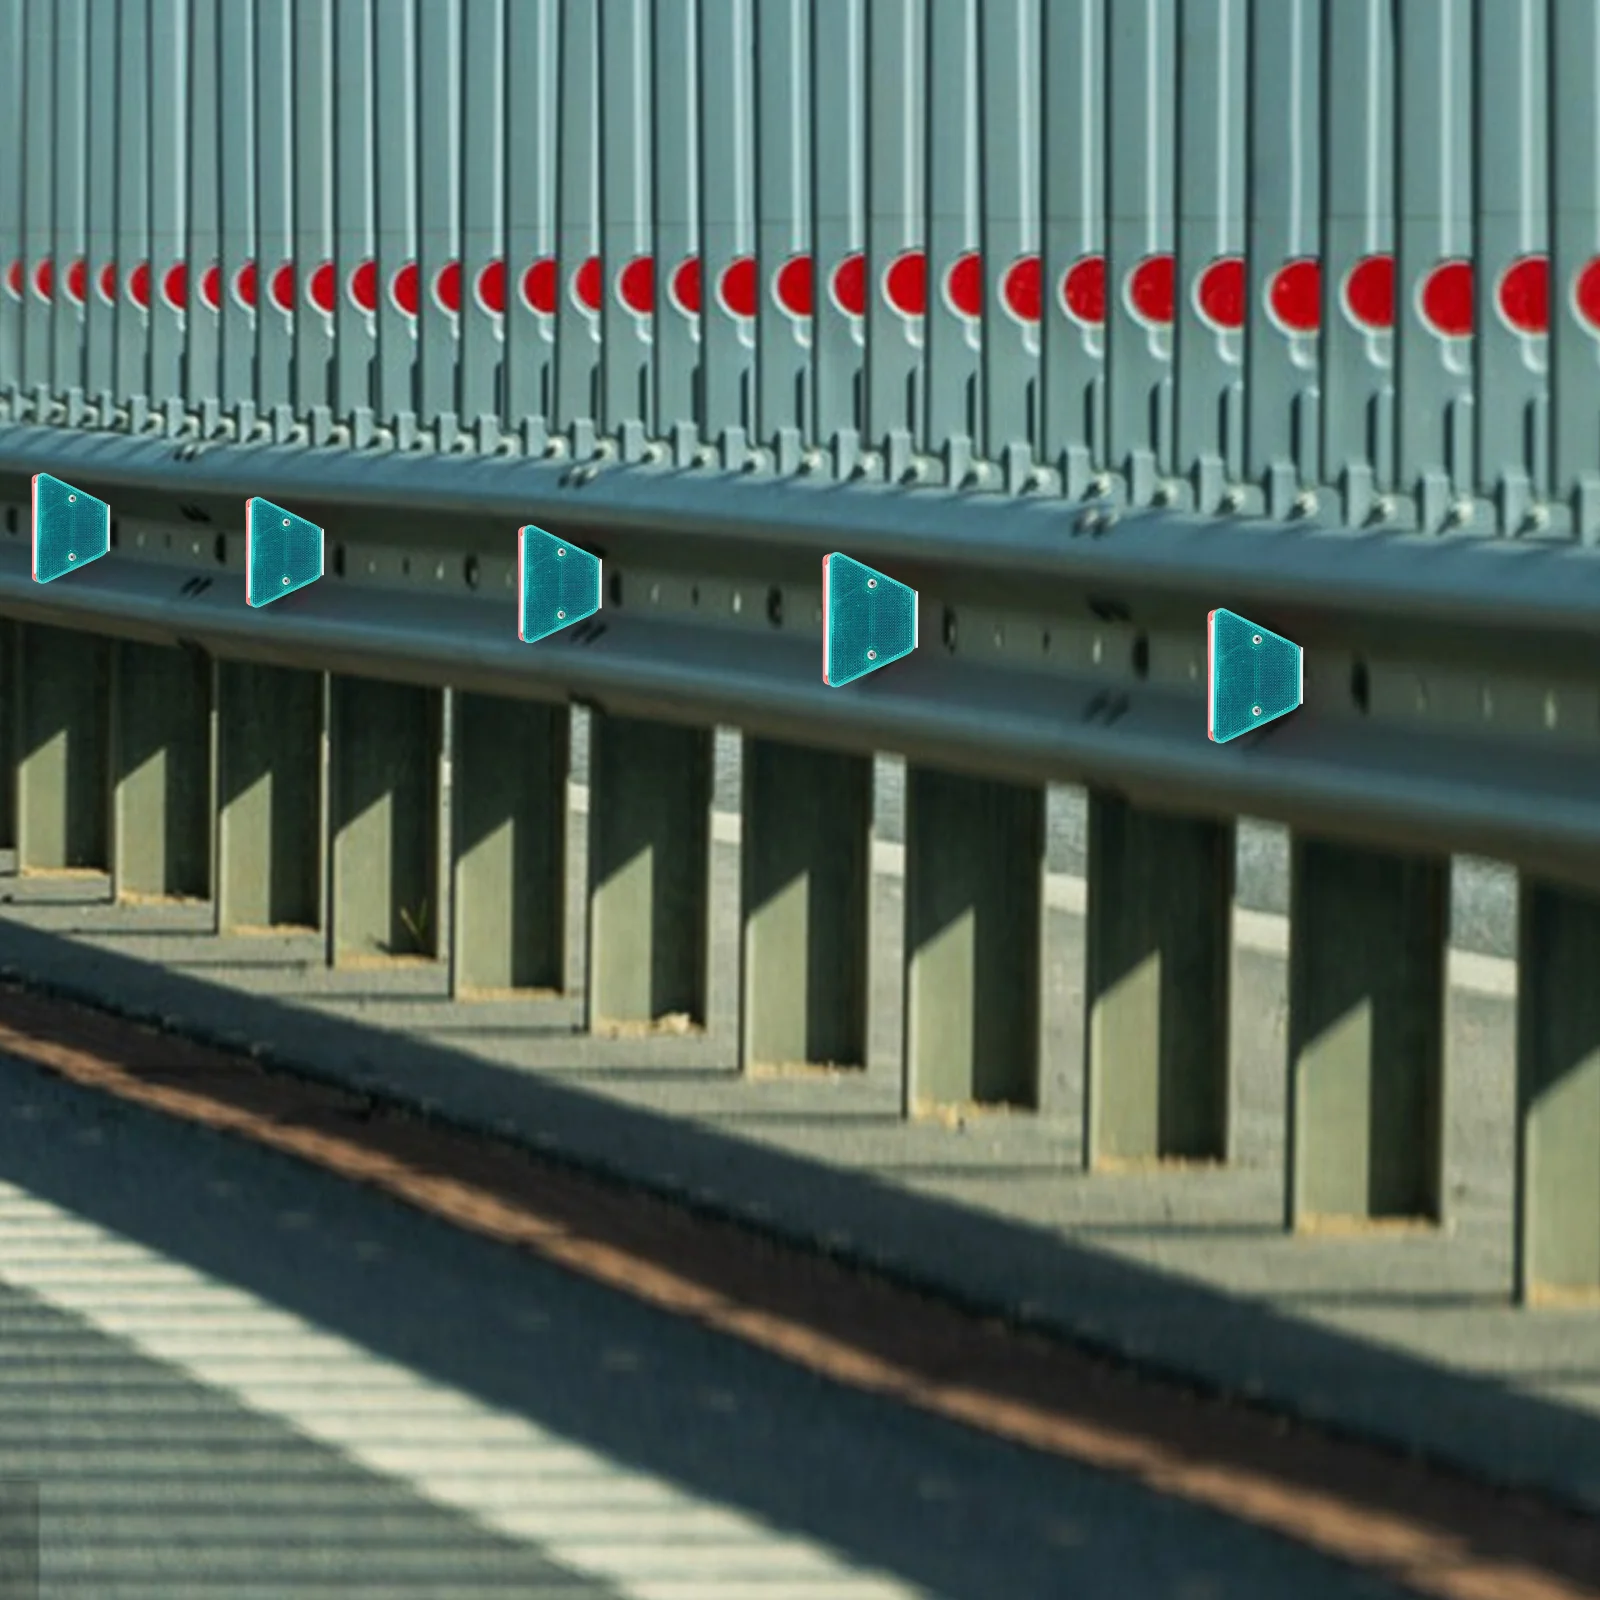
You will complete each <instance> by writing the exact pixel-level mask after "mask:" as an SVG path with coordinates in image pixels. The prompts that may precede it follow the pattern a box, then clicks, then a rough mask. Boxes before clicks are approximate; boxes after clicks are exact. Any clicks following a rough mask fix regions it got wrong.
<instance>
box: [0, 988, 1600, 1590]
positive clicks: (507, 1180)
mask: <svg viewBox="0 0 1600 1600" xmlns="http://www.w3.org/2000/svg"><path fill="white" fill-rule="evenodd" d="M0 1050H4V1051H6V1052H9V1053H10V1054H12V1055H14V1056H17V1057H20V1058H22V1059H24V1060H27V1061H30V1062H32V1063H34V1064H36V1065H37V1066H40V1067H43V1068H46V1069H48V1070H50V1071H52V1072H54V1073H56V1074H58V1075H59V1076H61V1077H62V1078H65V1079H68V1080H70V1081H71V1082H73V1083H76V1084H79V1085H82V1086H83V1087H86V1088H91V1089H96V1090H99V1091H101V1092H103V1093H107V1094H110V1095H114V1096H117V1097H118V1098H120V1099H123V1100H126V1101H130V1102H134V1103H137V1104H139V1105H143V1106H147V1107H150V1108H151V1109H153V1110H156V1111H161V1112H164V1113H166V1114H167V1115H169V1116H172V1117H176V1118H180V1119H182V1120H184V1121H186V1122H190V1123H195V1124H199V1125H203V1126H205V1127H208V1128H212V1129H216V1130H219V1131H225V1132H229V1133H233V1134H236V1135H238V1136H240V1137H242V1138H245V1139H249V1140H251V1141H253V1142H254V1143H256V1144H259V1145H263V1146H267V1147H270V1148H272V1149H275V1150H279V1151H282V1152H284V1153H285V1154H288V1155H291V1156H295V1157H298V1158H299V1159H301V1160H303V1161H306V1162H308V1163H310V1164H312V1165H314V1166H316V1167H319V1168H321V1169H323V1170H324V1171H327V1172H330V1173H334V1174H337V1175H338V1176H340V1177H342V1178H345V1179H348V1180H350V1181H353V1182H357V1183H363V1184H367V1185H370V1186H371V1187H373V1188H375V1189H379V1190H382V1191H383V1192H385V1193H387V1194H389V1195H391V1196H393V1197H395V1198H396V1199H399V1200H402V1201H404V1202H405V1203H407V1204H409V1205H412V1206H415V1207H416V1208H418V1209H419V1210H422V1211H426V1212H428V1213H430V1214H432V1215H433V1216H436V1217H439V1218H442V1219H443V1220H445V1221H448V1222H450V1223H453V1224H454V1225H456V1226H457V1227H460V1228H463V1229H467V1230H470V1231H471V1232H473V1233H476V1234H478V1235H481V1236H483V1237H487V1238H491V1239H496V1240H499V1241H501V1242H503V1243H505V1244H509V1245H513V1246H515V1247H517V1248H520V1249H524V1250H527V1251H530V1252H531V1253H533V1254H535V1255H537V1256H540V1257H542V1258H543V1259H544V1260H546V1261H549V1262H552V1263H555V1264H556V1265H558V1266H561V1267H563V1268H566V1269H567V1270H569V1271H572V1272H575V1273H580V1274H582V1275H583V1276H584V1277H586V1278H589V1279H591V1280H593V1281H596V1282H599V1283H603V1284H606V1285H607V1286H609V1287H610V1288H612V1289H615V1290H617V1291H619V1292H621V1293H623V1294H627V1295H630V1296H632V1297H633V1298H634V1299H636V1300H640V1301H643V1302H645V1303H647V1304H649V1305H652V1306H655V1307H657V1308H659V1309H661V1310H663V1311H666V1312H670V1313H672V1314H673V1315H676V1316H681V1317H687V1318H692V1319H694V1320H695V1321H697V1322H699V1323H701V1324H702V1325H704V1326H705V1327H708V1328H711V1329H714V1330H716V1331H717V1332H718V1333H721V1334H723V1335H726V1336H728V1337H731V1338H736V1339H741V1340H744V1341H745V1342H747V1343H748V1344H751V1345H754V1346H758V1347H759V1348H761V1349H763V1350H766V1351H768V1352H770V1353H771V1354H773V1355H776V1356H779V1357H781V1358H782V1359H784V1360H786V1361H789V1362H792V1363H794V1364H795V1365H797V1366H801V1367H804V1368H806V1369H808V1370H810V1371H812V1372H815V1373H818V1374H820V1375H821V1376H823V1377H826V1378H828V1379H830V1380H832V1381H833V1382H835V1383H839V1384H844V1385H848V1386H850V1387H852V1388H855V1389H858V1390H866V1391H870V1392H872V1393H875V1394H880V1395H885V1396H888V1397H890V1398H892V1399H894V1400H896V1401H899V1402H901V1403H903V1404H905V1405H908V1406H915V1407H917V1408H919V1409H921V1410H923V1411H925V1412H929V1413H932V1414H934V1415H937V1416H940V1417H944V1418H946V1419H948V1420H950V1421H952V1422H956V1423H959V1424H962V1425H964V1426H966V1427H970V1428H973V1429H975V1430H978V1431H979V1432H982V1433H985V1434H988V1435H990V1436H992V1437H996V1438H1001V1439H1006V1440H1009V1441H1011V1442H1012V1443H1015V1444H1019V1445H1023V1446H1026V1447H1029V1448H1031V1449H1034V1450H1038V1451H1041V1452H1044V1453H1047V1454H1050V1455H1055V1456H1060V1457H1064V1458H1066V1459H1069V1460H1072V1461H1075V1462H1078V1463H1080V1464H1082V1465H1085V1466H1089V1467H1093V1468H1096V1469H1098V1470H1101V1471H1105V1472H1111V1473H1117V1474H1119V1475H1121V1476H1123V1477H1126V1478H1131V1479H1133V1480H1135V1481H1137V1482H1139V1483H1141V1484H1144V1485H1145V1486H1147V1487H1148V1488H1150V1489H1152V1490H1154V1491H1156V1492H1158V1493H1160V1494H1164V1495H1170V1496H1173V1497H1175V1498H1179V1499H1182V1500H1186V1501H1189V1502H1191V1503H1193V1504H1196V1505H1201V1506H1205V1507H1208V1508H1209V1509H1211V1510H1213V1511H1216V1512H1220V1513H1222V1514H1223V1515H1226V1516H1229V1517H1232V1518H1235V1519H1237V1520H1239V1521H1241V1522H1247V1523H1251V1524H1253V1525H1255V1526H1257V1527H1261V1528H1266V1529H1270V1530H1271V1531H1272V1532H1274V1533H1276V1534H1279V1535H1281V1536H1282V1537H1284V1538H1287V1539H1290V1540H1293V1541H1295V1542H1296V1543H1298V1544H1300V1545H1303V1546H1306V1547H1309V1548H1311V1549H1314V1550H1317V1551H1319V1552H1321V1553H1322V1554H1324V1555H1327V1556H1330V1557H1333V1558H1335V1559H1338V1560H1341V1561H1344V1562H1346V1563H1348V1564H1350V1565H1352V1566H1355V1567H1359V1568H1363V1569H1365V1570H1367V1571H1369V1572H1371V1573H1373V1574H1375V1575H1380V1576H1382V1577H1384V1578H1385V1579H1387V1580H1389V1581H1390V1582H1393V1583H1396V1584H1399V1585H1401V1586H1403V1587H1405V1588H1407V1589H1409V1590H1411V1591H1412V1592H1413V1593H1415V1594H1419V1595H1425V1596H1429V1597H1432V1600H1600V1527H1597V1524H1596V1522H1595V1520H1594V1519H1589V1518H1584V1517H1581V1516H1579V1515H1577V1514H1576V1513H1573V1512H1568V1511H1566V1510H1565V1509H1563V1508H1561V1507H1558V1506H1555V1505H1552V1504H1550V1503H1548V1502H1546V1501H1544V1500H1542V1499H1540V1498H1538V1497H1536V1496H1533V1495H1528V1494H1512V1493H1509V1492H1501V1491H1498V1490H1496V1489H1493V1488H1491V1487H1489V1486H1487V1485H1484V1484H1480V1483H1477V1482H1475V1481H1473V1480H1471V1479H1468V1478H1465V1477H1462V1476H1458V1475H1456V1474H1454V1473H1451V1472H1449V1471H1447V1470H1445V1469H1443V1468H1440V1467H1436V1466H1432V1465H1429V1464H1426V1463H1422V1462H1417V1461H1411V1460H1406V1459H1403V1458H1401V1457H1399V1456H1398V1455H1395V1454H1391V1453H1390V1452H1387V1451H1384V1450H1382V1449H1380V1448H1377V1447H1375V1446H1370V1445H1365V1444H1361V1443H1359V1442H1355V1441H1351V1440H1348V1439H1343V1438H1335V1437H1332V1436H1330V1435H1327V1434H1323V1433H1320V1432H1318V1431H1317V1430H1315V1429H1314V1428H1311V1427H1309V1426H1304V1425H1300V1424H1290V1423H1287V1422H1285V1421H1283V1420H1281V1419H1277V1418H1274V1417H1272V1416H1270V1415H1267V1414H1265V1413H1263V1412H1261V1411H1259V1410H1256V1409H1253V1408H1242V1407H1235V1406H1229V1405H1227V1404H1226V1403H1223V1402H1220V1401H1215V1400H1208V1399H1203V1398H1200V1397H1198V1396H1196V1395H1194V1394H1192V1393H1190V1392H1189V1391H1187V1390H1185V1389H1183V1388H1181V1387H1179V1386H1177V1385H1175V1384H1166V1383H1162V1382H1160V1381H1157V1380H1153V1379H1148V1378H1143V1377H1139V1376H1136V1375H1134V1374H1131V1373H1129V1372H1127V1371H1124V1370H1123V1369H1121V1368H1117V1367H1113V1366H1111V1365H1110V1364H1108V1363H1104V1362H1101V1361H1098V1360H1096V1359H1095V1358H1093V1357H1091V1356H1089V1355H1086V1354H1084V1353H1082V1352H1079V1351H1077V1350H1074V1349H1072V1348H1070V1347H1068V1346H1066V1345H1063V1344H1059V1343H1056V1342H1053V1341H1050V1340H1047V1339H1045V1338H1043V1337H1038V1336H1034V1335H1030V1334H1026V1333H1022V1332H1018V1331H1017V1330H1014V1329H1010V1328H1007V1327H1004V1326H1002V1325H1000V1324H998V1323H996V1322H992V1321H985V1320H983V1319H981V1318H978V1317H975V1316H973V1315H971V1314H969V1313H967V1312H964V1311H961V1310H959V1309H956V1308H954V1307H951V1306H949V1305H946V1304H943V1303H941V1302H939V1301H937V1300H933V1299H930V1298H927V1297H924V1296H921V1295H918V1294H916V1293H914V1292H912V1291H910V1290H907V1289H904V1288H902V1287H899V1286H897V1285H894V1284H890V1283H887V1282H884V1281H882V1280H880V1279H876V1278H872V1277H869V1276H867V1275H865V1274H862V1273H858V1272H853V1271H851V1270H849V1269H847V1268H845V1267H842V1266H840V1265H838V1264H836V1263H833V1262H830V1261H827V1260H825V1259H823V1258H821V1257H819V1256H816V1255H812V1254H810V1253H808V1252H806V1251H805V1250H803V1249H800V1248H798V1247H795V1246H789V1245H785V1244H781V1243H778V1242H775V1241H772V1240H769V1239H765V1238H762V1237H761V1236H759V1235H757V1234H754V1233H752V1232H749V1231H747V1230H745V1229H743V1228H740V1227H738V1226H736V1225H734V1224H732V1223H722V1222H718V1221H715V1220H711V1219H708V1218H706V1217H703V1216H700V1215H696V1214H692V1213H690V1212H688V1211H686V1210H683V1209H680V1208H678V1207H675V1206H673V1205H671V1204H669V1203H668V1202H666V1201H663V1200H660V1199H657V1198H655V1197H653V1196H649V1195H644V1194H640V1193H638V1192H636V1191H632V1190H628V1189H625V1188H623V1187H622V1186H620V1185H614V1184H608V1183H606V1182H604V1181H602V1180H600V1179H598V1178H591V1177H587V1176H585V1175H583V1174H581V1173H576V1172H573V1171H571V1170H569V1169H567V1168H565V1167H562V1166H559V1165H557V1164H555V1163H553V1162H548V1161H541V1160H540V1159H539V1158H538V1157H537V1156H535V1155H532V1154H530V1153H529V1152H527V1151H525V1150H521V1149H518V1148H516V1147H514V1146H512V1145H510V1144H509V1143H506V1142H504V1141H500V1140H496V1139H493V1138H491V1137H488V1136H486V1135H482V1134H477V1133H473V1132H469V1131H463V1130H457V1129H451V1128H442V1127H439V1126H437V1125H435V1124H431V1123H426V1122H423V1121H421V1120H420V1119H416V1118H412V1117H408V1116H406V1115H405V1114H403V1113H402V1112H400V1111H397V1110H389V1109H378V1110H374V1109H373V1108H372V1107H371V1105H370V1104H368V1102H366V1101H365V1100H363V1099H362V1098H361V1097H359V1096H357V1095H355V1094H352V1093H349V1092H346V1091H342V1090H339V1089H336V1088H333V1087H329V1086H324V1085H321V1084H316V1083H312V1082H309V1081H307V1080H305V1079H302V1078H299V1077H296V1076H294V1075H292V1074H289V1073H284V1072H276V1071H270V1070H268V1069H267V1068H265V1067H263V1066H261V1065H260V1064H259V1063H257V1062H255V1061H252V1060H250V1059H249V1058H247V1057H242V1056H235V1055H229V1054H227V1053H225V1052H222V1051H220V1050H215V1049H211V1048H209V1047H206V1046H202V1045H198V1044H195V1043H193V1042H191V1041H188V1040H185V1039H181V1038H176V1037H173V1036H171V1035H168V1034H164V1033H161V1032H159V1031H157V1030H156V1029H153V1028H147V1027H142V1026H138V1025H135V1024H130V1023H128V1022H125V1021H123V1020H121V1019H118V1018H113V1017H110V1016H107V1015H105V1014H103V1013H100V1012H97V1011H93V1010H90V1009H88V1008H87V1007H83V1006H78V1005H74V1004H70V1003H67V1002H63V1001H57V1000H53V999H46V998H43V997H41V996H38V995H35V994H31V993H28V992H26V991H23V990H19V989H16V988H10V987H8V988H4V989H0Z"/></svg>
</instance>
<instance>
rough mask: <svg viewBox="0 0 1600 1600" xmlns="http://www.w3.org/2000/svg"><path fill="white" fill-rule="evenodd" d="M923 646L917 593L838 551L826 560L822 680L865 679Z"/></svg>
mask: <svg viewBox="0 0 1600 1600" xmlns="http://www.w3.org/2000/svg"><path fill="white" fill-rule="evenodd" d="M916 648H917V591H916V590H915V589H911V588H907V586H906V585H905V584H903V583H900V582H897V581H896V580H895V579H894V578H890V577H886V576H885V575H884V574H883V573H881V572H876V571H874V570H873V569H872V568H871V567H867V566H863V565H862V564H861V562H859V561H855V560H852V559H851V558H850V557H849V556H846V555H840V554H839V553H838V552H837V551H835V552H834V553H833V554H832V555H828V556H824V557H823V558H822V681H823V682H824V683H825V684H827V685H828V687H829V688H830V689H837V688H839V687H840V685H841V684H846V683H852V682H854V681H855V679H857V678H864V677H866V675H867V674H868V673H869V672H876V671H877V670H878V669H879V668H880V667H886V666H888V665H889V663H890V662H891V661H899V660H900V659H901V658H902V657H903V656H908V655H910V654H911V652H912V651H913V650H915V649H916Z"/></svg>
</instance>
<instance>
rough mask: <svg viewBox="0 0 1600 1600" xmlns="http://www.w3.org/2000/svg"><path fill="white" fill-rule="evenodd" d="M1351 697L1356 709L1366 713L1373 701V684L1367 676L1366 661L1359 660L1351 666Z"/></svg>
mask: <svg viewBox="0 0 1600 1600" xmlns="http://www.w3.org/2000/svg"><path fill="white" fill-rule="evenodd" d="M1350 698H1351V700H1352V701H1354V702H1355V707H1356V710H1358V711H1360V712H1362V713H1365V712H1366V711H1367V710H1368V708H1369V707H1370V705H1371V701H1372V684H1371V681H1370V679H1369V678H1368V676H1367V664H1366V662H1365V661H1357V662H1354V663H1353V664H1352V665H1351V668H1350Z"/></svg>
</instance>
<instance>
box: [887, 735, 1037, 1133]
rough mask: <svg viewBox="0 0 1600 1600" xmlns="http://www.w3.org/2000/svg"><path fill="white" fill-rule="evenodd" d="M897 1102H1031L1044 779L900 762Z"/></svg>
mask: <svg viewBox="0 0 1600 1600" xmlns="http://www.w3.org/2000/svg"><path fill="white" fill-rule="evenodd" d="M905 882H906V887H905V914H906V939H905V961H906V984H905V1005H906V1024H905V1075H904V1084H905V1104H906V1110H907V1112H908V1113H914V1112H917V1111H920V1110H924V1109H928V1108H931V1107H933V1106H937V1105H1011V1106H1023V1107H1028V1108H1034V1107H1037V1105H1038V1103H1039V1055H1040V1049H1039V1046H1040V1028H1041V1010H1042V1008H1041V997H1040V992H1039V986H1040V981H1041V975H1042V965H1043V964H1042V960H1041V945H1042V934H1043V899H1044V791H1043V790H1042V789H1029V788H1018V787H1015V786H1013V785H1011V784H1006V783H996V782H992V781H990V780H988V779H982V778H970V777H962V776H958V775H956V774H953V773H947V772H939V771H935V770H932V769H929V768H926V767H917V766H910V765H908V766H907V768H906V880H905Z"/></svg>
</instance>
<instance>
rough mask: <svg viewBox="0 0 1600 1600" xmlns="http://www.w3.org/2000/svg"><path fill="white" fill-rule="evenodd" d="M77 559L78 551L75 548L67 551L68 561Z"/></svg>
mask: <svg viewBox="0 0 1600 1600" xmlns="http://www.w3.org/2000/svg"><path fill="white" fill-rule="evenodd" d="M77 559H78V552H77V551H76V550H69V551H67V560H68V561H76V560H77Z"/></svg>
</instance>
